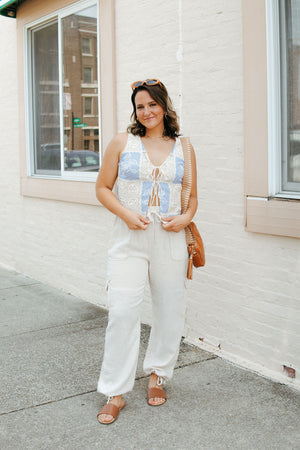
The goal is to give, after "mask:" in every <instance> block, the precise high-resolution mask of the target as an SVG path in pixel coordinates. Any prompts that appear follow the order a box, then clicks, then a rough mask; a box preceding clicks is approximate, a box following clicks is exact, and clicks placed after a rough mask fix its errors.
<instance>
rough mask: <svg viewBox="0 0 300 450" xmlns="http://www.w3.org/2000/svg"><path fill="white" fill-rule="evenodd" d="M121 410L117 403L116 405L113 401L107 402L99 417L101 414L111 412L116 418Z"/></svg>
mask: <svg viewBox="0 0 300 450" xmlns="http://www.w3.org/2000/svg"><path fill="white" fill-rule="evenodd" d="M119 412H120V408H118V406H117V405H114V404H113V403H107V404H106V405H104V406H103V408H102V409H101V411H100V412H99V414H98V415H97V417H99V416H100V414H109V415H110V416H113V418H114V419H116V417H118V414H119Z"/></svg>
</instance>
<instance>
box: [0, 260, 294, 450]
mask: <svg viewBox="0 0 300 450" xmlns="http://www.w3.org/2000/svg"><path fill="white" fill-rule="evenodd" d="M0 305H1V306H0V308H1V309H0V311H1V316H0V337H1V411H0V433H1V434H0V448H1V450H8V449H14V450H15V449H18V450H21V449H22V450H23V449H35V450H36V449H72V450H75V449H85V450H86V449H103V450H105V449H152V450H153V449H169V448H175V449H227V448H231V449H232V448H233V449H298V448H299V449H300V437H299V429H300V423H299V422H300V420H299V418H300V393H299V392H297V391H295V390H293V389H291V388H289V387H287V386H284V385H281V384H279V383H274V382H272V381H269V380H267V379H264V378H262V377H259V376H258V375H256V374H254V373H252V372H249V371H246V370H243V369H241V368H239V367H236V366H234V365H231V364H229V363H227V362H225V361H222V360H221V359H219V358H216V357H214V356H212V355H210V354H208V353H205V352H203V351H201V350H199V349H197V348H194V347H192V346H189V345H187V344H184V343H182V346H181V352H180V357H179V360H178V364H177V367H176V370H175V374H174V378H173V379H172V381H171V382H170V383H169V384H168V386H167V394H168V401H167V402H166V404H165V405H163V406H161V407H157V408H155V407H149V406H148V405H147V403H146V399H145V393H146V388H147V382H148V379H147V378H146V377H145V376H144V375H143V372H142V368H141V365H142V358H143V355H144V353H145V348H146V343H147V339H148V335H149V327H146V326H144V327H143V328H142V336H141V352H140V360H139V367H138V372H137V379H136V383H135V387H134V390H133V391H132V392H130V393H129V394H127V395H126V396H125V400H126V402H127V405H126V407H125V409H124V410H123V411H122V412H121V413H120V416H119V418H118V420H117V421H116V422H115V423H114V424H112V425H110V426H105V425H100V424H99V423H98V422H97V419H96V416H97V413H98V411H99V409H100V407H101V406H102V404H103V403H104V397H102V396H100V395H99V394H98V393H97V392H96V384H97V380H98V375H99V370H100V365H101V358H102V352H103V344H104V333H105V328H106V322H107V313H106V312H105V311H104V310H103V309H101V308H98V307H96V306H94V305H91V304H89V303H86V302H85V301H83V300H80V299H78V298H75V297H73V296H71V295H68V294H66V293H63V292H61V291H58V290H56V289H54V288H52V287H49V286H46V285H44V284H42V283H40V282H37V281H35V280H33V279H30V278H27V277H25V276H23V275H21V274H18V273H15V272H10V271H7V270H4V269H1V268H0Z"/></svg>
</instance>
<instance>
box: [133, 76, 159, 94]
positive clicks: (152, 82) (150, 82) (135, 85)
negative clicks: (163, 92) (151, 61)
mask: <svg viewBox="0 0 300 450" xmlns="http://www.w3.org/2000/svg"><path fill="white" fill-rule="evenodd" d="M144 84H145V85H146V86H156V85H157V84H159V85H160V87H162V85H161V82H160V81H159V80H158V79H157V78H150V79H148V80H144V81H135V82H134V83H132V85H131V89H132V90H133V91H134V90H135V89H136V88H138V87H140V86H144Z"/></svg>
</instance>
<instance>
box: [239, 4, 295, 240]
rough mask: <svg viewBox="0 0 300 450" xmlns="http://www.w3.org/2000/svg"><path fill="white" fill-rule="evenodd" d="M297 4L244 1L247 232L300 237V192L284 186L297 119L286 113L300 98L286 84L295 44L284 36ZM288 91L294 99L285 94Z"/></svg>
mask: <svg viewBox="0 0 300 450" xmlns="http://www.w3.org/2000/svg"><path fill="white" fill-rule="evenodd" d="M297 3H298V2H297ZM295 4H296V2H294V1H292V2H290V1H283V0H265V1H255V2H254V1H253V0H243V2H242V10H243V61H244V161H245V165H244V168H245V170H244V174H245V185H244V186H245V203H244V204H245V209H244V211H245V228H246V230H247V231H251V232H256V233H264V234H272V235H279V236H289V237H297V238H300V201H299V199H300V192H299V190H298V191H295V190H294V191H293V190H291V187H292V186H287V185H284V177H283V172H284V170H283V167H284V152H285V151H286V152H288V151H289V150H288V145H286V150H284V139H285V138H284V135H286V136H287V135H288V132H287V131H284V123H285V122H286V119H284V117H291V115H289V116H288V114H286V112H285V110H284V108H285V109H286V111H287V110H288V105H290V104H291V102H290V99H291V93H292V92H293V96H294V97H295V92H294V90H295V88H294V86H293V91H292V90H291V86H290V85H289V84H286V83H285V82H284V80H283V79H281V75H282V73H284V71H286V69H284V67H287V61H288V59H287V55H286V56H285V55H284V53H283V46H282V42H285V46H286V47H288V46H290V45H291V42H292V41H291V40H290V38H289V37H288V38H287V36H291V35H289V34H286V33H287V30H286V31H285V34H284V29H283V24H284V23H285V24H286V23H287V19H288V17H291V14H292V15H294V12H293V10H291V13H289V12H288V11H289V10H288V8H289V7H290V6H293V5H295ZM283 13H284V14H283ZM294 19H295V18H294ZM294 19H293V20H294ZM287 28H288V29H290V25H288V26H287ZM284 36H285V37H284ZM290 48H291V47H290ZM290 54H291V53H290ZM294 73H295V71H294ZM284 86H286V91H287V92H289V94H288V95H289V97H287V95H285V94H284ZM293 101H294V100H293ZM284 102H285V103H284ZM289 114H290V113H289ZM289 120H290V119H289ZM286 125H287V123H286ZM287 126H289V127H290V126H291V125H290V124H289V125H287ZM289 140H291V139H290V137H289ZM289 152H290V151H289ZM287 154H288V153H287ZM289 154H291V152H290V153H289ZM282 156H283V157H282ZM286 166H288V164H286ZM286 172H287V171H286ZM289 176H290V177H291V174H290V175H289ZM293 176H294V175H293ZM286 178H287V179H288V173H287V176H286ZM290 180H291V178H290ZM293 183H294V186H295V187H296V188H297V186H299V183H298V182H295V181H293ZM298 189H299V188H298ZM291 200H292V201H291Z"/></svg>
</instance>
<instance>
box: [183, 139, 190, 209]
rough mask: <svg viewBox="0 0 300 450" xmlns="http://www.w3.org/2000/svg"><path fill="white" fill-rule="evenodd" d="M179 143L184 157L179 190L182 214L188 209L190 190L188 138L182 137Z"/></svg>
mask: <svg viewBox="0 0 300 450" xmlns="http://www.w3.org/2000/svg"><path fill="white" fill-rule="evenodd" d="M180 141H181V146H182V151H183V157H184V173H183V179H182V189H181V213H182V214H184V213H185V212H186V211H187V209H188V205H189V200H190V195H191V190H192V162H191V141H190V138H189V137H182V138H180Z"/></svg>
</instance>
